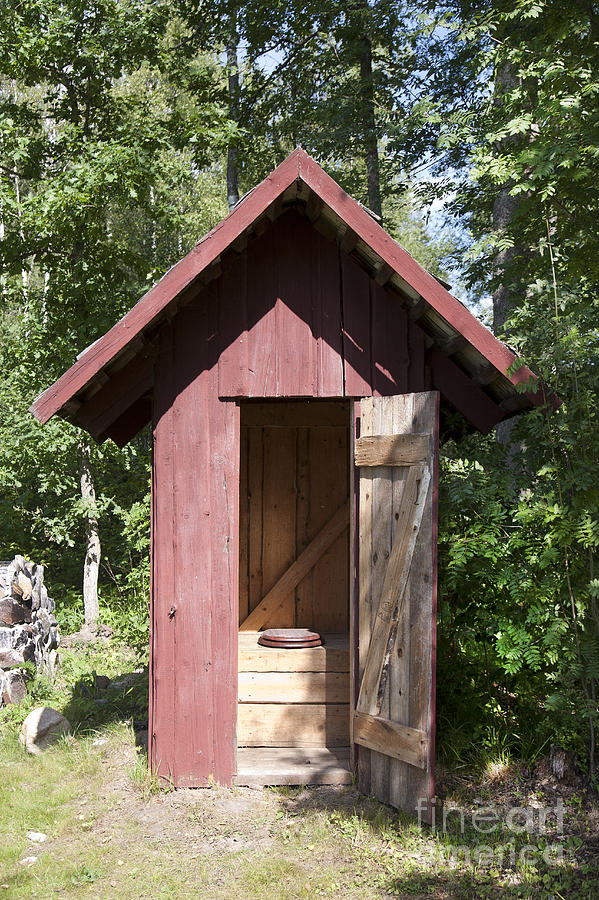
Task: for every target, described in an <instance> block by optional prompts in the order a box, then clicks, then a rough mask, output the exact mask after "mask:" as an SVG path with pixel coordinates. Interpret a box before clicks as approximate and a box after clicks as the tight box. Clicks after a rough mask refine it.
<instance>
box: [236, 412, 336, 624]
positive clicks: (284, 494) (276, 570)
mask: <svg viewBox="0 0 599 900" xmlns="http://www.w3.org/2000/svg"><path fill="white" fill-rule="evenodd" d="M260 423H263V424H260ZM275 423H279V424H275ZM309 423H315V424H309ZM348 440H349V404H348V403H345V402H335V403H333V402H327V401H320V402H315V403H311V404H310V403H306V402H305V401H304V402H302V401H299V402H291V401H288V402H281V403H278V404H274V405H273V404H255V403H252V404H246V405H242V409H241V469H240V498H241V502H240V520H239V534H240V571H239V624H240V625H241V623H242V622H243V621H244V620H245V619H246V618H247V616H248V614H249V613H250V612H251V611H252V610H253V609H254V608H255V607H256V606H257V605H258V604H259V603H260V601H261V600H262V598H263V597H264V596H265V595H266V594H267V593H268V591H269V590H270V589H271V588H272V586H273V585H274V584H275V583H276V582H277V581H278V579H279V578H280V577H281V575H283V573H284V572H285V570H286V569H287V568H288V567H289V566H290V565H291V563H292V562H293V561H294V560H295V559H297V557H298V556H299V554H300V553H301V552H302V551H303V550H304V549H305V548H306V546H307V545H308V544H309V543H310V541H311V540H312V539H313V538H314V537H315V535H316V534H317V533H318V532H319V531H320V529H321V528H322V527H323V526H324V525H325V524H326V523H327V522H328V521H329V519H330V518H331V517H332V516H333V515H334V513H335V512H336V511H337V510H338V509H339V507H340V506H341V505H342V504H343V503H344V502H345V501H348V498H349V448H348ZM348 575H349V535H348V530H347V528H346V529H345V530H344V532H343V533H342V534H341V535H340V537H339V538H337V540H336V541H335V542H334V543H333V544H332V545H331V547H329V549H328V550H327V551H326V552H325V554H324V555H323V556H322V558H321V559H320V560H319V562H317V564H316V565H315V566H314V568H313V569H312V571H311V572H310V573H309V574H308V575H307V576H306V577H305V578H304V579H303V581H301V582H300V584H299V585H298V587H297V588H296V590H295V592H294V596H293V597H290V598H289V601H288V603H287V604H286V605H285V606H284V607H283V608H281V609H279V611H278V612H277V613H276V614H275V615H274V616H273V618H272V619H271V620H270V621H269V622H268V623H266V625H267V627H271V628H293V627H301V628H315V629H317V630H318V631H326V632H347V631H349V585H348Z"/></svg>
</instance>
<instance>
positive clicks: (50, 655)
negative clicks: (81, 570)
mask: <svg viewBox="0 0 599 900" xmlns="http://www.w3.org/2000/svg"><path fill="white" fill-rule="evenodd" d="M53 613H54V600H52V599H51V598H50V597H49V596H48V591H47V590H46V588H45V587H44V567H43V566H37V565H35V563H32V562H29V561H28V560H26V559H25V558H24V557H22V556H15V558H14V559H13V560H12V562H0V705H2V704H3V703H18V702H19V700H22V699H23V697H24V695H25V691H26V687H25V684H26V672H25V670H24V669H20V668H15V667H18V666H22V665H23V663H25V662H28V661H31V662H34V663H35V665H36V667H37V669H38V670H40V671H42V672H44V673H45V674H47V675H49V676H50V677H53V675H54V672H55V669H56V664H57V661H58V654H57V649H56V648H57V647H58V644H59V641H60V636H59V634H58V623H57V621H56V619H55V618H54V615H53Z"/></svg>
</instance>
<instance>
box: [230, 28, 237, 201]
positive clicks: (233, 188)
mask: <svg viewBox="0 0 599 900" xmlns="http://www.w3.org/2000/svg"><path fill="white" fill-rule="evenodd" d="M227 73H228V89H229V118H230V119H231V120H232V121H233V122H235V124H236V125H238V124H239V64H238V60H237V27H236V21H235V17H234V14H233V19H232V22H231V33H230V35H229V40H228V43H227ZM238 154H239V150H238V147H237V138H235V137H233V138H232V139H231V140H230V141H229V148H228V151H227V202H228V204H229V210H231V209H233V207H234V206H235V204H236V203H239V163H238V159H239V156H238Z"/></svg>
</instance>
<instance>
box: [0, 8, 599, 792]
mask: <svg viewBox="0 0 599 900" xmlns="http://www.w3.org/2000/svg"><path fill="white" fill-rule="evenodd" d="M598 94H599V7H598V6H597V3H595V2H594V0H569V2H568V3H566V2H564V0H472V2H469V0H463V2H461V0H446V2H440V3H432V2H427V0H406V2H405V3H404V2H402V0H393V2H391V0H347V2H346V3H344V4H341V3H336V2H333V0H321V2H319V3H318V4H315V3H314V4H313V3H308V2H301V0H270V2H268V3H264V2H261V0H251V2H247V3H243V2H241V0H213V2H211V3H202V2H191V0H21V2H20V3H18V4H13V3H9V2H7V0H1V2H0V259H1V273H0V290H1V292H2V306H1V309H0V557H2V558H4V559H9V558H11V557H12V556H13V555H14V554H15V553H23V554H24V555H26V556H28V557H31V558H32V559H34V560H35V561H36V562H43V563H44V565H46V566H47V573H46V580H47V583H48V584H49V586H50V589H51V593H52V594H53V595H54V596H55V597H56V599H57V600H58V611H59V616H60V618H61V625H62V628H63V630H67V631H68V630H73V629H75V628H76V627H78V625H80V623H81V622H82V620H83V616H84V604H83V594H82V574H83V572H84V568H85V576H86V607H87V617H88V618H96V617H97V616H98V615H99V617H100V619H101V620H102V621H108V622H110V623H111V624H113V625H115V626H117V627H118V628H119V629H120V632H121V633H122V634H123V635H124V636H125V637H126V638H127V639H128V640H129V641H131V642H134V643H136V644H137V645H138V646H139V647H147V622H148V572H149V560H148V553H149V533H148V532H149V454H150V435H149V433H147V432H144V433H142V434H141V435H139V436H138V437H137V438H136V439H135V440H134V441H132V442H131V443H130V444H129V445H128V446H127V447H126V448H125V449H124V450H118V449H117V448H116V447H115V446H114V445H112V444H111V443H110V442H107V443H106V444H103V445H102V446H96V445H95V444H93V443H88V442H87V438H86V435H85V434H84V433H82V432H78V431H77V429H75V428H74V427H72V426H70V425H69V424H67V423H65V422H63V421H59V420H52V421H51V422H50V423H49V424H48V425H47V426H45V427H44V428H41V427H40V426H39V425H38V424H37V423H36V422H35V421H34V420H33V418H32V417H31V416H30V415H29V413H28V412H27V409H28V407H29V405H30V403H31V401H32V400H33V399H34V397H35V396H36V395H37V394H38V393H40V392H41V390H43V389H44V388H46V387H47V386H48V385H49V384H50V383H51V382H52V381H53V380H54V379H55V378H57V377H58V375H60V374H61V373H62V372H63V371H64V370H65V369H66V368H68V366H70V365H71V364H72V362H73V361H74V359H75V357H76V354H77V353H79V352H80V351H81V350H83V349H84V348H85V347H86V346H87V345H89V344H90V343H91V342H92V341H94V340H95V339H96V338H98V337H99V336H100V335H102V334H103V333H104V332H105V331H106V330H107V329H108V328H109V327H110V326H111V325H112V324H113V323H114V322H115V321H116V320H117V319H118V318H119V317H120V316H121V315H122V314H123V313H124V312H126V311H127V310H128V309H129V308H130V307H131V306H132V305H133V304H134V303H135V302H136V301H137V300H138V299H139V297H140V296H141V295H142V294H143V293H144V291H145V290H147V289H148V288H149V287H150V286H151V285H152V284H153V283H154V282H155V281H156V280H157V279H158V278H159V277H160V276H161V275H162V274H163V273H164V272H165V271H166V270H167V269H168V268H169V267H170V266H171V265H172V264H173V263H174V262H176V261H177V260H178V259H179V258H180V257H181V256H182V255H183V254H184V253H185V252H186V251H188V250H189V249H190V248H191V247H192V246H193V245H194V243H195V242H196V241H197V240H198V239H199V238H200V237H201V236H202V235H203V234H205V232H206V231H207V230H209V228H210V227H212V226H213V225H214V224H216V223H217V222H218V221H219V220H220V219H221V218H222V217H223V215H225V214H226V212H227V210H228V208H229V207H230V206H231V205H233V204H234V203H235V202H236V201H237V199H238V198H239V196H240V195H242V194H243V193H244V192H245V191H246V190H248V189H249V188H251V187H252V186H253V185H254V184H256V183H257V182H258V181H259V180H261V179H262V178H263V177H264V176H265V175H266V174H268V172H269V171H271V170H272V168H273V167H274V166H275V165H276V164H278V163H279V162H281V161H282V160H283V159H284V158H285V157H286V156H287V155H288V153H289V152H290V151H291V150H293V148H294V147H295V146H296V145H298V144H300V145H301V146H303V147H304V148H305V149H306V150H307V151H308V152H309V153H310V154H312V155H313V156H314V157H315V158H316V159H317V160H318V162H319V163H320V164H321V165H323V166H324V167H325V168H326V169H327V170H328V171H329V172H330V173H331V174H332V175H333V177H335V178H336V179H337V180H338V181H339V182H340V183H341V184H342V185H343V187H345V188H346V190H348V191H349V192H350V193H351V194H353V195H354V196H355V197H357V198H358V199H359V200H360V201H362V202H364V203H365V204H366V205H367V206H368V207H369V208H370V209H371V210H372V211H373V212H375V213H376V214H378V215H379V216H381V217H382V220H383V224H384V226H385V228H387V229H388V230H389V231H390V232H391V234H392V235H393V236H394V237H396V238H397V239H398V240H399V241H400V243H401V244H402V245H403V246H405V247H406V248H407V249H408V250H409V251H410V252H411V253H412V255H414V256H415V257H416V259H417V260H418V261H419V262H420V263H421V264H422V265H424V266H425V267H426V268H428V269H430V270H432V271H433V272H434V273H435V274H437V275H439V276H441V277H444V278H448V279H449V280H451V281H453V283H454V284H457V287H456V291H457V292H458V294H459V295H461V296H462V298H463V299H464V300H466V301H467V302H469V303H470V304H472V306H473V308H474V309H475V310H476V311H477V313H478V314H479V315H481V316H482V317H483V318H485V319H486V320H488V322H489V324H490V325H491V326H492V327H493V330H494V331H495V333H496V334H497V335H498V336H499V337H503V338H504V339H506V340H507V341H508V342H509V343H510V345H512V346H513V347H515V348H516V350H517V352H518V353H519V354H520V355H521V356H522V357H523V358H525V359H526V362H527V363H528V364H529V365H530V366H531V368H532V369H533V370H535V371H536V372H537V373H538V374H539V375H540V376H541V377H542V378H543V379H544V380H545V381H546V382H547V383H549V384H551V385H552V387H553V388H554V390H555V391H556V392H557V393H558V394H559V396H560V398H561V400H562V405H561V407H560V408H559V410H558V411H557V412H555V413H554V414H552V415H551V416H547V415H546V414H545V413H544V412H543V411H542V410H538V411H535V412H532V413H529V414H527V415H524V416H521V417H520V418H519V419H518V420H517V421H516V422H515V423H512V424H507V425H502V426H500V428H499V429H498V434H497V435H491V436H490V437H487V438H483V437H480V436H477V435H464V437H463V438H462V439H461V440H459V441H456V440H452V441H450V442H447V443H446V444H445V445H444V446H443V448H442V469H441V498H440V517H441V521H440V535H439V574H440V590H439V597H440V608H439V641H438V646H439V664H438V672H439V678H438V712H439V719H438V724H439V731H440V734H439V739H438V747H439V748H440V751H439V752H440V753H441V754H442V755H443V756H444V758H445V759H446V760H448V761H450V762H451V763H452V764H453V765H457V766H472V765H478V764H480V763H484V762H485V761H488V760H490V759H493V760H497V759H498V760H500V761H501V760H503V761H506V760H508V759H509V758H510V757H517V758H522V759H526V760H534V759H535V758H536V757H538V756H539V755H540V754H542V753H546V752H548V750H549V745H550V744H551V743H555V744H559V745H561V746H563V747H565V748H566V749H571V750H574V751H575V752H576V754H577V756H578V759H579V761H580V764H581V765H582V766H583V767H584V768H585V769H586V771H587V772H588V774H589V775H590V777H591V778H594V777H595V765H596V755H597V754H596V742H595V730H596V726H597V680H598V679H599V606H598V603H599V573H596V572H595V554H596V551H597V546H598V544H599V483H598V478H597V471H596V465H597V458H598V455H599V434H598V431H597V427H596V422H597V413H596V398H597V386H598V384H599V371H598V369H599V366H598V363H599V341H598V337H599V329H598V326H597V311H598V306H599V232H598V229H597V221H598V219H599V102H598ZM100 547H101V560H100V567H99V582H98V592H97V596H96V594H95V591H94V583H95V573H94V571H93V565H92V564H91V559H92V556H93V554H94V553H96V554H97V553H98V551H99V550H100ZM596 575H597V577H596ZM96 601H97V602H98V603H99V611H98V610H97V608H96V607H95V603H96Z"/></svg>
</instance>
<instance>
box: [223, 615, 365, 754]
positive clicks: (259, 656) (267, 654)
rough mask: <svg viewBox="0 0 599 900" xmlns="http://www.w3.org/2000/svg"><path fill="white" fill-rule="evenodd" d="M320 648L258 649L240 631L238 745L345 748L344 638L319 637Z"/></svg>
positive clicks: (250, 636)
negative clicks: (321, 639)
mask: <svg viewBox="0 0 599 900" xmlns="http://www.w3.org/2000/svg"><path fill="white" fill-rule="evenodd" d="M323 639H324V641H325V643H324V645H323V646H322V647H310V648H305V649H301V650H295V649H294V650H279V649H276V648H273V647H261V646H260V645H259V644H258V643H257V640H258V633H257V632H242V633H240V634H239V706H238V720H237V745H238V747H347V746H348V745H349V689H350V688H349V683H350V682H349V640H348V636H347V635H346V634H333V635H323Z"/></svg>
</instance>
